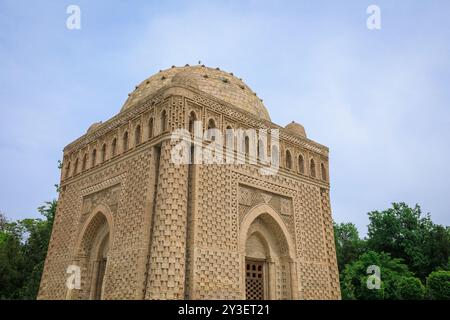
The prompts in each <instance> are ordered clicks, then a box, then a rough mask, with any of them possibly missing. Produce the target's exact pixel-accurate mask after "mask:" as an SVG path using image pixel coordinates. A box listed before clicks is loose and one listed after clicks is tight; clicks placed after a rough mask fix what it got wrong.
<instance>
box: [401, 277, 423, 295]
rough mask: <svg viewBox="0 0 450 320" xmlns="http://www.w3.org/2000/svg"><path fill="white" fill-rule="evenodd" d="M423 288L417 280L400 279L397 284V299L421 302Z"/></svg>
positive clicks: (410, 278)
mask: <svg viewBox="0 0 450 320" xmlns="http://www.w3.org/2000/svg"><path fill="white" fill-rule="evenodd" d="M424 296H425V287H424V286H423V284H422V282H421V281H420V279H418V278H414V277H401V278H400V279H399V280H398V282H397V297H398V298H399V299H401V300H421V299H423V297H424Z"/></svg>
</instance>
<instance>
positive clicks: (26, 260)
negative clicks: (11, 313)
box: [0, 200, 57, 299]
mask: <svg viewBox="0 0 450 320" xmlns="http://www.w3.org/2000/svg"><path fill="white" fill-rule="evenodd" d="M56 205H57V202H56V200H54V201H52V202H46V204H45V205H44V206H42V207H39V208H38V211H39V212H40V213H41V215H42V216H44V217H45V219H44V220H42V219H23V220H19V221H17V222H5V223H2V224H0V298H1V299H35V298H36V296H37V292H38V290H39V282H40V279H41V274H42V270H43V267H44V261H45V256H46V254H47V248H48V243H49V240H50V235H51V230H52V225H53V221H54V217H55V213H56ZM3 220H4V221H6V218H5V219H3ZM3 220H2V221H3Z"/></svg>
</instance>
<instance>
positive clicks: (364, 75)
mask: <svg viewBox="0 0 450 320" xmlns="http://www.w3.org/2000/svg"><path fill="white" fill-rule="evenodd" d="M69 5H77V6H79V8H80V10H81V20H80V21H81V29H79V30H70V29H68V28H67V26H66V20H67V19H68V17H69V14H67V12H66V10H67V7H68V6H69ZM369 5H377V6H378V7H379V8H380V13H381V29H379V30H369V29H368V28H367V25H366V21H367V19H368V18H369V14H367V12H366V10H367V7H368V6H369ZM449 12H450V2H449V1H447V0H442V1H438V0H435V1H425V0H423V1H419V0H417V1H406V0H396V1H381V0H371V1H364V0H355V1H351V0H347V1H332V0H329V1H325V0H320V1H319V0H316V1H261V0H258V1H256V0H255V1H243V0H240V1H112V0H109V1H100V0H97V1H92V0H90V1H78V0H71V1H64V0H60V1H51V0H48V1H44V0H37V1H32V2H31V1H25V0H6V1H5V0H0V156H1V158H0V159H1V160H0V161H1V163H0V179H1V185H0V211H1V212H3V213H4V214H6V216H7V217H8V218H9V219H12V220H14V219H23V218H27V217H39V213H38V211H37V207H38V206H40V205H42V204H43V203H44V202H45V201H48V200H51V199H53V198H56V197H57V193H56V190H55V188H54V184H57V183H59V171H58V168H57V166H58V163H57V161H58V160H59V159H61V158H62V150H63V148H64V146H65V145H67V144H68V143H70V142H71V141H73V140H75V139H76V138H77V137H79V136H81V135H83V134H84V133H85V131H86V129H87V128H88V127H89V126H90V125H91V124H92V123H94V122H97V121H105V120H107V119H109V118H111V117H112V116H114V115H115V114H117V113H118V112H119V110H120V108H121V106H122V105H123V103H124V102H125V100H126V98H127V95H128V93H129V92H131V91H132V90H134V87H135V85H137V84H138V83H140V82H141V81H142V80H144V79H146V78H148V77H149V76H151V75H152V74H154V73H156V72H158V71H159V70H160V69H166V68H169V67H170V66H172V65H177V66H183V65H185V64H187V63H188V64H191V65H193V64H197V63H198V61H201V62H202V64H205V65H207V66H210V67H220V68H221V69H222V70H226V71H229V72H233V73H234V74H235V75H236V76H238V77H241V78H243V80H244V81H245V82H246V83H247V84H248V85H249V86H250V87H251V88H252V89H253V90H254V91H255V92H257V94H258V96H259V97H261V98H262V99H263V100H264V104H265V105H266V107H267V109H268V111H269V113H270V115H271V119H272V121H273V122H275V123H277V124H280V125H286V124H288V123H289V122H291V121H292V120H295V121H296V122H299V123H301V124H303V125H304V127H305V129H306V131H307V135H308V137H309V138H310V139H312V140H314V141H317V142H319V143H321V144H323V145H326V146H328V147H329V148H330V182H331V205H332V211H333V218H334V219H335V221H337V222H353V223H355V224H356V226H357V227H358V229H359V230H360V232H361V233H363V234H364V233H365V232H366V226H367V224H368V222H369V221H368V217H367V212H370V211H373V210H383V209H386V208H388V207H390V205H391V203H392V202H406V203H407V204H409V205H411V206H413V205H415V204H416V203H418V204H420V205H421V207H422V210H423V212H425V213H427V212H430V213H431V217H432V219H433V221H434V222H435V223H439V224H444V225H450V193H449V187H448V181H449V179H450V166H449V165H448V164H449V163H450V148H449V146H450V142H449V140H450V105H449V101H450V20H449V19H448V13H449Z"/></svg>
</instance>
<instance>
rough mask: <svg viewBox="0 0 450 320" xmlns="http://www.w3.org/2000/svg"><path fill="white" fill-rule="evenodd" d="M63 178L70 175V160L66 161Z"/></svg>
mask: <svg viewBox="0 0 450 320" xmlns="http://www.w3.org/2000/svg"><path fill="white" fill-rule="evenodd" d="M64 176H65V178H68V177H69V176H70V161H69V162H68V163H67V166H66V172H65V173H64Z"/></svg>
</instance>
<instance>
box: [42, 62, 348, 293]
mask: <svg viewBox="0 0 450 320" xmlns="http://www.w3.org/2000/svg"><path fill="white" fill-rule="evenodd" d="M191 116H195V118H196V120H201V121H202V123H203V126H204V128H203V129H207V125H208V123H209V122H211V121H213V123H214V124H215V126H216V128H218V129H219V130H221V131H223V132H224V135H225V130H226V129H227V128H233V129H238V128H243V129H248V128H255V129H278V130H279V132H280V134H279V138H280V146H279V154H280V168H279V171H278V172H277V173H276V174H273V175H264V174H262V173H261V170H259V169H260V168H261V166H262V165H261V164H259V163H256V164H249V163H244V164H222V165H218V164H184V165H178V164H175V163H173V162H172V161H171V152H172V150H173V149H174V144H175V142H173V141H171V133H172V132H173V131H174V130H176V129H179V128H185V129H189V125H190V117H191ZM263 147H264V148H267V147H266V146H263ZM272 152H274V151H273V150H270V148H269V149H268V150H267V154H268V155H270V154H271V153H272ZM237 156H239V152H237ZM244 156H245V155H244ZM328 177H329V174H328V149H327V148H326V147H324V146H322V145H320V144H318V143H316V142H313V141H312V140H310V139H308V138H307V137H306V134H305V131H304V129H303V127H301V126H300V125H298V124H295V123H292V124H290V125H288V126H287V127H285V128H283V127H280V126H278V125H276V124H274V123H272V122H271V121H270V118H269V114H268V112H267V110H266V109H265V107H264V105H263V104H262V101H261V100H260V99H259V98H258V97H257V96H256V94H255V93H253V92H252V91H251V89H250V88H248V87H247V86H246V85H245V84H244V83H243V82H242V81H241V80H240V79H237V78H236V77H234V76H233V75H232V74H229V73H226V72H223V71H221V70H217V69H211V68H207V67H204V66H194V67H189V66H186V67H181V68H170V69H168V70H165V71H161V72H159V73H157V74H156V75H154V76H152V77H151V78H149V79H147V80H145V81H144V82H143V83H141V84H140V85H139V86H137V87H136V90H135V91H134V92H133V93H131V94H130V96H129V98H128V100H127V102H126V103H125V105H124V107H123V108H122V110H121V112H120V113H119V114H118V115H116V116H114V117H113V118H112V119H110V120H108V121H106V122H105V123H96V124H94V125H93V126H91V127H90V128H89V130H88V132H87V133H86V134H85V135H83V136H82V137H81V138H79V139H77V140H76V141H74V142H72V143H71V144H69V145H68V146H66V148H65V149H64V160H63V168H62V173H61V192H60V196H59V200H58V208H57V214H56V217H55V223H54V227H53V231H52V236H51V240H50V245H49V249H48V254H47V258H46V261H45V266H44V273H43V276H42V279H41V286H40V290H39V296H38V298H39V299H246V298H253V297H262V298H264V299H340V290H339V277H338V270H337V263H336V253H335V247H334V237H333V225H332V217H331V206H330V197H329V179H328ZM71 265H72V266H78V267H79V268H80V275H81V287H80V288H74V289H69V288H68V287H67V285H66V284H67V279H68V278H69V276H70V274H68V273H66V271H67V268H68V267H69V266H71ZM253 269H254V270H253Z"/></svg>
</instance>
